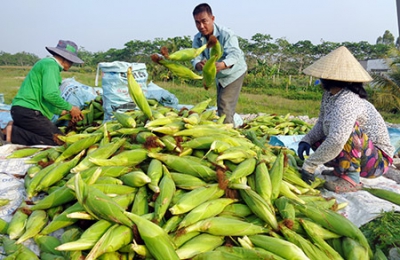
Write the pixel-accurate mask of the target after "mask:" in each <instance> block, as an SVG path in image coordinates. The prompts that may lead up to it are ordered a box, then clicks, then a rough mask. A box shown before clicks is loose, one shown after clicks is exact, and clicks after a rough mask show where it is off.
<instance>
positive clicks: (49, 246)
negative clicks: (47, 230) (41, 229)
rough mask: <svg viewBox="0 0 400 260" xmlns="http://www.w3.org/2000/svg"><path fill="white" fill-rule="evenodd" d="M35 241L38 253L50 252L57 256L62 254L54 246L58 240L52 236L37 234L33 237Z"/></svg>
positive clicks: (58, 243)
mask: <svg viewBox="0 0 400 260" xmlns="http://www.w3.org/2000/svg"><path fill="white" fill-rule="evenodd" d="M34 240H35V243H36V244H37V245H38V246H39V249H40V253H42V252H45V253H50V254H53V255H57V256H62V255H63V254H62V253H61V252H60V251H57V250H56V249H55V248H56V247H57V246H59V245H60V244H61V242H60V240H59V239H58V238H56V237H54V236H43V235H38V236H35V237H34Z"/></svg>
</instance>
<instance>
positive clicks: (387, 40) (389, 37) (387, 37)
mask: <svg viewBox="0 0 400 260" xmlns="http://www.w3.org/2000/svg"><path fill="white" fill-rule="evenodd" d="M376 43H377V44H385V45H394V36H393V34H392V33H391V32H390V31H389V30H386V31H385V33H384V34H383V36H379V37H378V39H377V40H376Z"/></svg>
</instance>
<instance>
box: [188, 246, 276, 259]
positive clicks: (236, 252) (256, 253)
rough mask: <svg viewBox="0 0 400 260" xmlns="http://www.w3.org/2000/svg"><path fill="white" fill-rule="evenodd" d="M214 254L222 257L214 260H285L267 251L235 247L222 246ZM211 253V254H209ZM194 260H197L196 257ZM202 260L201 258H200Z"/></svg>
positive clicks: (257, 248)
mask: <svg viewBox="0 0 400 260" xmlns="http://www.w3.org/2000/svg"><path fill="white" fill-rule="evenodd" d="M213 252H216V253H221V254H222V255H221V257H218V258H214V259H231V260H233V259H238V260H239V259H254V260H264V259H271V260H284V258H282V257H280V256H278V255H276V254H274V253H271V252H269V251H267V250H265V249H262V248H259V247H255V248H254V249H249V248H244V247H239V246H233V247H227V246H220V247H218V248H216V249H215V250H214V251H213ZM207 253H211V252H207ZM193 259H197V258H196V257H194V258H193ZM200 259H201V258H200Z"/></svg>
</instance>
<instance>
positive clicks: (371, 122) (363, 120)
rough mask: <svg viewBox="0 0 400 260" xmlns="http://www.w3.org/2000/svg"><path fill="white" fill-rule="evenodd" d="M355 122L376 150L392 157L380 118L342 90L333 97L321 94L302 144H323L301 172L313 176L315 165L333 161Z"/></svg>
mask: <svg viewBox="0 0 400 260" xmlns="http://www.w3.org/2000/svg"><path fill="white" fill-rule="evenodd" d="M356 122H358V123H359V125H360V128H361V129H362V130H363V131H364V133H365V134H366V135H367V136H368V138H369V139H370V140H371V141H372V143H373V144H374V145H375V146H376V147H377V148H379V149H380V150H381V151H383V152H384V153H385V154H386V155H387V156H389V157H393V153H394V148H393V146H392V145H391V143H390V138H389V132H388V129H387V126H386V124H385V121H384V120H383V118H382V116H381V115H380V114H379V112H378V111H377V110H376V109H375V107H374V106H373V105H372V104H371V103H370V102H368V101H367V100H366V99H362V98H360V97H359V96H358V95H357V94H355V93H353V92H352V91H350V90H349V89H346V88H345V89H342V90H340V91H339V92H338V93H336V94H335V95H332V94H331V93H330V92H329V91H325V93H324V94H323V97H322V101H321V108H320V114H319V117H318V120H317V122H316V124H315V125H314V127H313V128H312V129H311V130H310V132H308V133H307V134H306V135H305V136H304V137H303V138H302V141H304V142H307V143H309V144H311V145H312V144H314V143H315V142H317V141H319V140H322V139H325V140H324V142H322V144H321V145H320V146H319V147H318V149H317V150H316V151H315V152H314V153H312V154H311V155H310V156H309V157H308V158H307V159H306V160H305V161H304V164H303V169H304V170H306V171H308V172H314V171H315V169H316V168H317V167H318V165H322V164H324V163H327V162H329V161H331V160H333V159H334V158H336V156H337V155H339V153H340V152H341V151H342V149H343V147H344V145H345V143H346V142H347V140H348V139H349V137H350V134H351V132H352V131H353V128H354V125H355V123H356Z"/></svg>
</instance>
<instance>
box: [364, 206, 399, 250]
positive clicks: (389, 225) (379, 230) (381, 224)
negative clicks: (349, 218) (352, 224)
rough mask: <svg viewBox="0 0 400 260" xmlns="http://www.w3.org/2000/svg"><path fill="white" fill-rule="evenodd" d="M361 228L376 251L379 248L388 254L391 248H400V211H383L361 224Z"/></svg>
mask: <svg viewBox="0 0 400 260" xmlns="http://www.w3.org/2000/svg"><path fill="white" fill-rule="evenodd" d="M360 230H361V231H362V232H363V233H364V235H365V237H366V238H367V240H368V241H369V243H370V245H371V247H372V249H373V250H374V251H375V249H376V248H379V249H381V250H382V251H383V252H384V253H385V255H388V253H389V250H390V249H391V248H400V214H399V213H398V212H394V211H389V212H382V213H381V214H380V215H379V217H378V218H376V219H374V220H372V221H370V222H368V223H367V224H365V225H363V226H361V227H360ZM399 250H400V249H399Z"/></svg>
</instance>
